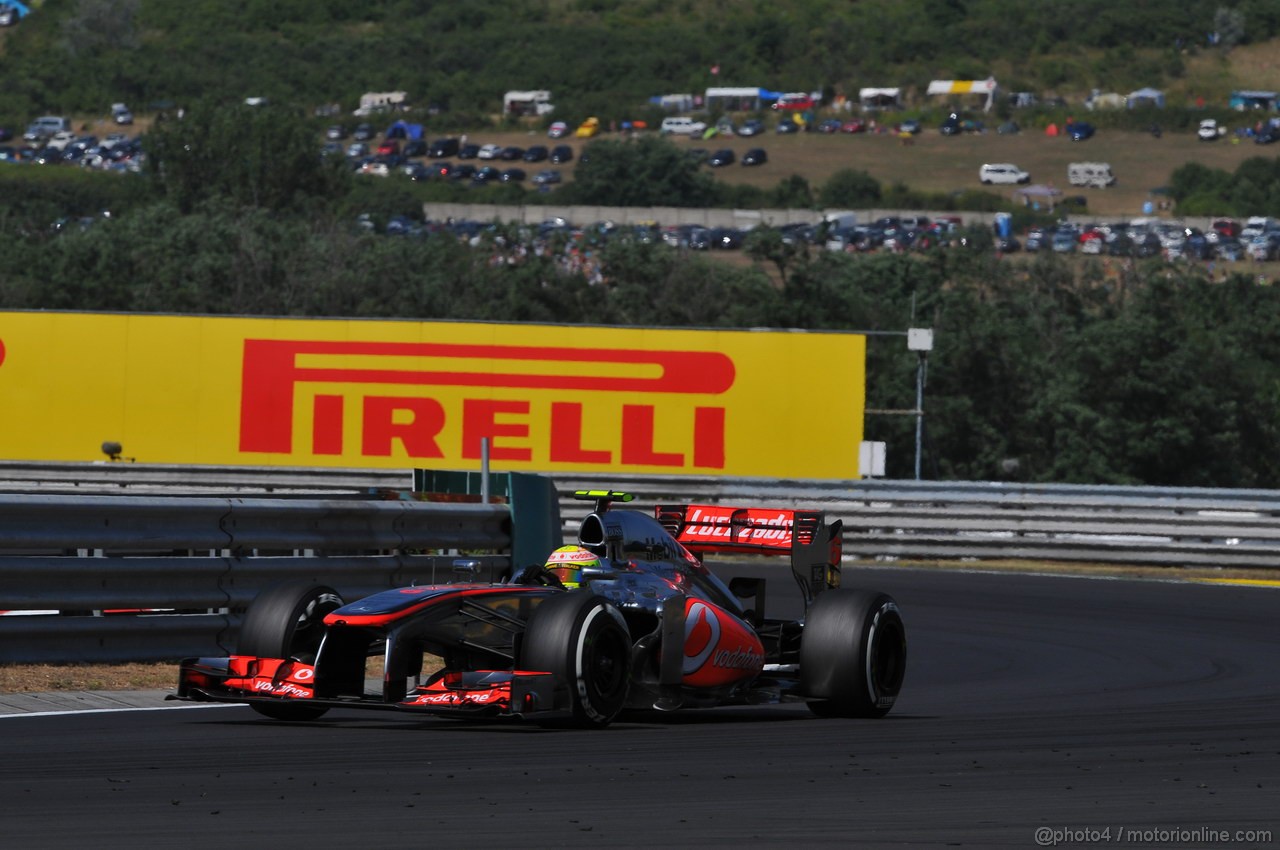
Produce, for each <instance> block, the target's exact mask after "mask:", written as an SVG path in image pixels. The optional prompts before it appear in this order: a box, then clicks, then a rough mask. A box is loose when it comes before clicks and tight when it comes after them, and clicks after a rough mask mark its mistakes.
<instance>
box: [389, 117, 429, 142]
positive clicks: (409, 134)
mask: <svg viewBox="0 0 1280 850" xmlns="http://www.w3.org/2000/svg"><path fill="white" fill-rule="evenodd" d="M386 138H388V139H421V138H422V125H421V124H409V123H408V122H405V121H396V122H395V123H394V124H392V125H391V126H390V127H388V128H387V132H386Z"/></svg>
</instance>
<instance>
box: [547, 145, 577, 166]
mask: <svg viewBox="0 0 1280 850" xmlns="http://www.w3.org/2000/svg"><path fill="white" fill-rule="evenodd" d="M550 159H551V161H552V162H553V163H555V164H556V165H563V164H565V163H566V162H570V161H572V160H573V148H571V147H569V146H568V145H556V146H555V147H554V148H552V149H551V155H550Z"/></svg>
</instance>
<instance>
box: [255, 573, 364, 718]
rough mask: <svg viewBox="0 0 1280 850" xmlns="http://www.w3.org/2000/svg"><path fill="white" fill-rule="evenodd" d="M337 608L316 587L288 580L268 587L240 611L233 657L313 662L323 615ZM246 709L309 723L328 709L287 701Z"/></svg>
mask: <svg viewBox="0 0 1280 850" xmlns="http://www.w3.org/2000/svg"><path fill="white" fill-rule="evenodd" d="M342 605H343V601H342V597H341V596H339V595H338V592H337V591H336V590H334V589H333V588H331V587H326V586H325V585H322V584H313V583H311V582H290V583H287V584H278V585H276V586H274V587H271V588H268V589H267V590H265V591H263V592H262V593H260V594H258V595H257V596H256V597H255V598H254V600H253V602H251V603H250V604H249V610H248V611H247V612H246V613H245V616H244V623H243V624H242V625H241V626H240V640H239V642H238V651H239V654H240V655H252V656H256V657H258V658H289V659H293V660H295V661H301V662H303V663H304V664H314V663H315V661H316V655H317V653H318V652H319V651H320V641H321V639H322V638H323V637H324V618H325V615H327V614H329V613H330V612H331V611H335V610H337V609H338V608H341V607H342ZM250 705H251V706H252V708H253V710H254V711H256V712H258V713H259V714H262V715H264V716H266V717H271V718H274V719H276V720H315V719H316V718H318V717H320V716H322V715H323V714H324V713H325V712H327V711H328V710H329V709H328V708H323V707H320V706H313V705H307V704H305V703H296V702H292V701H290V702H281V703H280V704H279V705H275V704H272V703H266V704H263V703H250Z"/></svg>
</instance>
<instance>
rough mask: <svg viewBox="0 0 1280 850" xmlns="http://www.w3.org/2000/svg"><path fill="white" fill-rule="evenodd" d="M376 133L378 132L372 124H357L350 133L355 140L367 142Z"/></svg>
mask: <svg viewBox="0 0 1280 850" xmlns="http://www.w3.org/2000/svg"><path fill="white" fill-rule="evenodd" d="M376 135H378V134H377V133H376V132H375V131H374V129H373V125H372V124H357V125H356V129H355V132H354V133H352V134H351V138H353V139H355V140H356V141H357V142H367V141H369V140H370V139H372V138H373V137H374V136H376Z"/></svg>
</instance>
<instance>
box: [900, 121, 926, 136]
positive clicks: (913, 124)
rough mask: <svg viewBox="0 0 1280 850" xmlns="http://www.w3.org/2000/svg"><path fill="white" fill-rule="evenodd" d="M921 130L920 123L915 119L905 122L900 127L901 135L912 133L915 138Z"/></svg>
mask: <svg viewBox="0 0 1280 850" xmlns="http://www.w3.org/2000/svg"><path fill="white" fill-rule="evenodd" d="M920 130H921V125H920V122H919V121H917V120H916V119H914V118H908V119H907V120H905V121H903V122H902V123H900V124H899V125H898V132H899V133H910V134H911V135H913V136H914V135H915V134H916V133H919V132H920Z"/></svg>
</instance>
